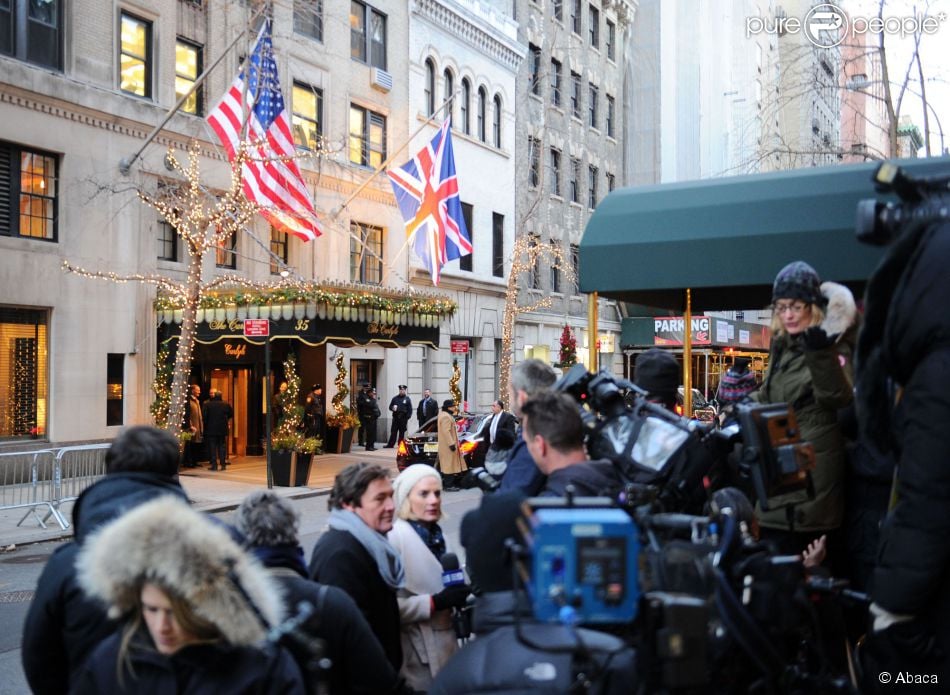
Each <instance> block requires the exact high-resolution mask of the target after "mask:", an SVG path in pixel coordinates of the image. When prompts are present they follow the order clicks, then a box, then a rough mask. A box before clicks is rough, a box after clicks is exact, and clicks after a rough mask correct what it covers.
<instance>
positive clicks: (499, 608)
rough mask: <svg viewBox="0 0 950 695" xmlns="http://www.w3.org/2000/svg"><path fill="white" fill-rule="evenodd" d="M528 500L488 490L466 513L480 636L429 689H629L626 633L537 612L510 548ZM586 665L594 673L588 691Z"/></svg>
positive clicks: (631, 665) (436, 693)
mask: <svg viewBox="0 0 950 695" xmlns="http://www.w3.org/2000/svg"><path fill="white" fill-rule="evenodd" d="M523 500H524V496H523V495H522V494H521V493H520V492H518V491H513V492H508V493H499V494H495V495H486V496H485V497H484V498H483V499H482V503H481V506H480V507H479V508H478V509H476V510H473V511H471V512H469V513H468V514H466V515H465V518H463V519H462V526H461V530H460V537H461V541H462V545H463V546H465V551H466V557H467V560H468V571H469V573H470V575H471V578H472V582H473V584H474V585H476V586H477V587H478V598H477V599H476V602H475V609H474V617H473V629H474V632H475V634H476V635H477V639H475V640H474V641H472V642H469V643H468V644H466V645H465V646H464V647H463V648H462V649H461V650H460V651H459V652H458V653H457V654H455V656H453V657H452V658H451V659H450V660H449V662H448V663H447V664H446V665H445V666H444V667H443V668H442V670H441V671H440V672H439V674H438V676H436V679H435V682H434V683H433V685H432V687H431V688H430V689H429V693H430V695H445V694H448V693H466V694H468V693H489V692H507V693H516V692H517V693H522V692H545V693H566V692H590V693H617V694H618V695H619V694H620V693H630V692H632V690H633V686H632V684H634V683H635V682H636V673H635V662H634V652H633V650H632V649H630V648H629V647H627V646H625V645H624V644H623V642H622V641H621V640H619V639H617V638H616V637H613V636H611V635H607V634H605V633H601V632H595V631H592V630H585V629H576V628H570V627H567V626H564V625H557V624H546V623H538V622H536V621H534V620H533V619H532V617H531V612H530V606H529V605H528V602H527V600H526V596H525V594H524V593H523V591H522V590H521V586H520V581H518V580H517V579H516V577H517V576H518V575H517V573H516V572H515V569H514V567H513V564H512V558H511V555H512V552H511V550H510V542H511V540H514V541H515V542H519V543H520V542H521V534H520V532H519V530H518V526H517V520H518V518H519V517H520V516H521V514H522V506H521V504H522V501H523ZM581 673H583V674H584V676H585V677H586V678H587V680H589V681H590V687H589V689H587V690H583V691H582V690H580V689H579V686H580V685H581V682H580V681H579V680H578V676H579V674H581Z"/></svg>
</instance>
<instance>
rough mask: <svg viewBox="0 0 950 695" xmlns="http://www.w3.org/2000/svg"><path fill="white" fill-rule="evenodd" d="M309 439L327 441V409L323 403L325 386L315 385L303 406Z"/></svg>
mask: <svg viewBox="0 0 950 695" xmlns="http://www.w3.org/2000/svg"><path fill="white" fill-rule="evenodd" d="M303 416H304V426H305V428H306V429H305V431H306V436H307V437H319V438H320V439H321V440H325V439H326V407H325V405H324V403H323V384H314V385H313V386H311V387H310V393H308V394H307V399H306V401H305V402H304V406H303Z"/></svg>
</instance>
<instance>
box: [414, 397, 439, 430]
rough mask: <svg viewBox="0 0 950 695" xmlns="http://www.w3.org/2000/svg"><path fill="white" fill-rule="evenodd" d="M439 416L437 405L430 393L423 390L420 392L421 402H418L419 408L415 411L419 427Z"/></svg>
mask: <svg viewBox="0 0 950 695" xmlns="http://www.w3.org/2000/svg"><path fill="white" fill-rule="evenodd" d="M438 414H439V404H438V403H436V402H435V399H434V398H433V397H432V391H430V390H429V389H425V390H424V391H423V392H422V400H421V401H419V407H418V408H417V409H416V419H417V420H418V421H419V427H422V426H423V425H424V424H426V423H427V422H428V421H429V420H431V419H432V418H434V417H437V416H438Z"/></svg>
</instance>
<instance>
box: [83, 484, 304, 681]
mask: <svg viewBox="0 0 950 695" xmlns="http://www.w3.org/2000/svg"><path fill="white" fill-rule="evenodd" d="M76 566H77V572H78V576H79V583H80V586H82V588H83V590H84V591H85V592H86V593H87V594H89V595H90V596H91V597H93V598H94V599H98V600H100V601H101V602H103V603H104V604H105V605H106V606H107V609H108V612H109V615H110V616H112V617H116V618H122V619H123V620H124V626H123V627H122V628H120V630H119V631H118V632H117V633H115V634H114V635H112V637H110V638H108V639H107V640H105V641H104V642H103V643H101V644H100V645H99V647H98V648H97V649H96V650H95V652H93V654H92V656H91V657H90V659H89V661H88V662H87V663H86V666H85V668H84V669H83V670H82V672H81V673H80V675H79V677H78V679H77V682H76V684H75V687H74V688H73V692H123V691H128V692H156V693H158V692H177V691H181V690H182V688H181V687H180V684H182V683H187V684H188V686H187V688H185V690H187V691H188V692H203V691H205V690H207V692H261V693H263V692H293V691H295V689H297V688H298V687H299V690H300V691H302V689H303V685H302V680H301V675H300V672H299V670H298V668H297V666H296V664H295V663H294V662H293V660H292V659H291V658H290V656H289V654H288V653H287V652H285V651H284V650H283V649H276V648H274V647H270V648H267V649H264V646H263V644H262V642H263V640H264V638H265V636H266V633H267V630H268V628H269V627H270V626H272V625H275V624H277V623H279V622H280V621H281V619H282V618H283V609H282V600H281V594H280V589H279V586H278V585H277V584H276V583H275V582H274V580H273V579H272V578H271V577H270V576H269V574H268V573H267V572H266V571H265V570H264V569H263V568H262V567H261V566H260V565H259V564H258V563H257V561H256V560H254V559H252V558H251V557H250V556H248V555H247V554H245V553H244V551H243V550H242V549H241V548H240V547H239V546H238V545H237V543H235V541H234V540H233V539H232V538H231V535H230V534H229V533H228V531H227V530H225V528H224V527H223V526H221V525H218V524H216V523H214V522H213V521H211V520H210V519H208V518H207V517H205V516H204V515H202V514H200V513H198V512H196V511H194V510H193V509H191V507H189V506H188V505H187V504H186V503H184V502H182V501H181V500H179V499H177V498H173V497H162V498H160V499H157V500H154V501H152V502H148V503H146V504H143V505H141V506H140V507H137V508H136V509H133V510H131V511H129V512H127V513H126V514H124V515H123V516H121V517H120V518H119V519H117V520H116V521H114V522H112V523H110V524H108V525H107V526H105V527H103V528H102V529H101V530H100V531H98V532H97V533H96V534H95V535H94V536H92V537H90V538H88V539H87V541H86V543H85V544H84V547H83V549H82V551H81V552H80V554H79V557H78V559H77V562H76ZM154 588H157V589H158V590H159V592H160V595H161V596H164V597H165V598H167V599H168V603H169V605H170V607H171V609H172V610H171V613H172V614H173V615H174V617H173V618H172V621H173V622H176V621H177V623H176V624H177V626H178V627H179V628H182V627H183V628H184V629H185V632H186V634H188V638H187V639H186V641H184V642H180V643H178V644H176V645H174V646H173V647H172V648H171V649H170V648H169V645H168V644H167V643H165V642H161V641H159V640H158V638H156V630H157V629H156V628H155V627H154V626H153V625H152V624H151V623H150V622H149V617H150V616H149V612H150V611H151V612H152V613H153V614H154V613H155V609H154V608H150V607H149V604H148V603H147V602H146V599H145V597H146V596H147V595H150V594H147V593H146V592H147V591H149V590H152V589H154ZM167 612H168V611H167V610H166V613H167ZM159 634H161V633H160V632H159Z"/></svg>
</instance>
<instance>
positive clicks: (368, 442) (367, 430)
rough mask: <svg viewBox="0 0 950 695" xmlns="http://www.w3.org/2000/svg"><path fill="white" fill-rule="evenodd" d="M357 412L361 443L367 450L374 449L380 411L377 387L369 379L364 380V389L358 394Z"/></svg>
mask: <svg viewBox="0 0 950 695" xmlns="http://www.w3.org/2000/svg"><path fill="white" fill-rule="evenodd" d="M356 414H357V416H359V419H360V431H359V443H360V445H361V446H364V447H365V448H366V451H373V449H375V442H376V421H377V420H378V419H379V416H380V411H379V403H378V402H377V401H376V396H375V389H373V388H372V386H371V385H370V383H369V382H368V381H364V382H363V390H362V391H360V392H359V393H358V394H356Z"/></svg>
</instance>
